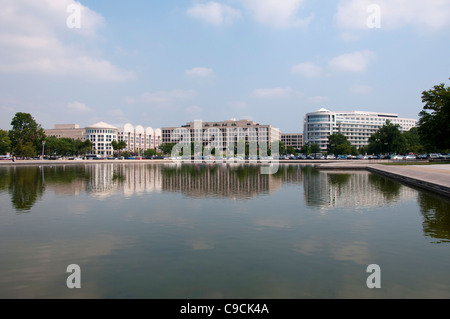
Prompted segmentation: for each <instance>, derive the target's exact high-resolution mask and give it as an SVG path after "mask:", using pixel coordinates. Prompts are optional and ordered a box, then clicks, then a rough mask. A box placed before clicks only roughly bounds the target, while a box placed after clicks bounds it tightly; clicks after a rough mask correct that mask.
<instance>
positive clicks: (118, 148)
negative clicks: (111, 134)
mask: <svg viewBox="0 0 450 319" xmlns="http://www.w3.org/2000/svg"><path fill="white" fill-rule="evenodd" d="M111 146H112V148H113V150H114V151H119V152H120V151H121V150H123V149H124V148H126V147H127V142H125V141H120V142H117V141H112V142H111Z"/></svg>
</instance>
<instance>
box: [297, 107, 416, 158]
mask: <svg viewBox="0 0 450 319" xmlns="http://www.w3.org/2000/svg"><path fill="white" fill-rule="evenodd" d="M388 120H389V121H390V122H391V123H393V124H398V125H400V130H401V131H404V132H405V131H409V130H410V129H411V128H413V127H415V126H416V125H417V120H415V119H407V118H399V117H398V115H397V114H393V113H376V112H366V111H348V112H332V111H330V110H327V109H324V108H322V109H320V110H318V111H317V112H312V113H307V114H306V115H305V117H304V120H303V139H304V144H313V143H317V144H318V145H319V146H320V148H321V149H322V151H326V150H327V146H328V137H329V136H330V135H331V134H334V133H342V134H344V135H345V136H346V137H347V139H348V140H349V141H350V143H351V144H352V145H354V146H356V148H360V147H363V146H367V145H368V144H369V137H370V136H371V135H372V134H373V133H375V132H376V131H377V130H378V129H380V128H381V127H382V126H383V125H384V124H386V121H388Z"/></svg>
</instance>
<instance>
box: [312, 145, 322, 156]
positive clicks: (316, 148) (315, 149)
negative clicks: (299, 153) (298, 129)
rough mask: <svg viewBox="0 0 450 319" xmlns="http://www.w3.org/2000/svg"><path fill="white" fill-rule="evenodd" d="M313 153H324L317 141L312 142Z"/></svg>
mask: <svg viewBox="0 0 450 319" xmlns="http://www.w3.org/2000/svg"><path fill="white" fill-rule="evenodd" d="M310 147H311V153H313V154H314V153H322V149H321V148H320V146H319V144H317V143H312V144H311V146H310Z"/></svg>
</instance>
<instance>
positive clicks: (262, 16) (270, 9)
mask: <svg viewBox="0 0 450 319" xmlns="http://www.w3.org/2000/svg"><path fill="white" fill-rule="evenodd" d="M303 2H304V0H282V1H280V0H242V3H243V5H244V7H245V8H246V9H247V11H248V12H249V13H250V15H251V16H252V17H253V18H254V19H255V20H256V21H258V22H259V23H262V24H265V25H269V26H271V27H275V28H286V27H304V26H307V25H308V24H309V23H310V22H311V21H312V19H313V16H312V15H310V16H309V17H307V18H299V17H298V16H297V14H298V11H299V10H300V8H301V6H302V4H303Z"/></svg>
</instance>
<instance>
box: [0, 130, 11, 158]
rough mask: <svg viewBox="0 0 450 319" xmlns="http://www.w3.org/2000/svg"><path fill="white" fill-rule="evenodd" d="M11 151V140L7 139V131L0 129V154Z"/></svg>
mask: <svg viewBox="0 0 450 319" xmlns="http://www.w3.org/2000/svg"><path fill="white" fill-rule="evenodd" d="M9 152H11V140H10V139H9V136H8V132H7V131H5V130H0V155H5V154H6V153H9Z"/></svg>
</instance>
